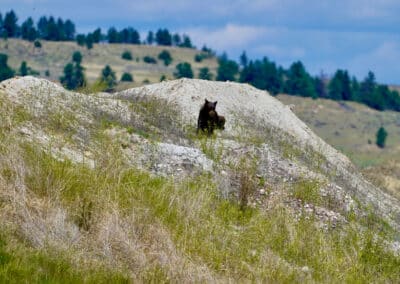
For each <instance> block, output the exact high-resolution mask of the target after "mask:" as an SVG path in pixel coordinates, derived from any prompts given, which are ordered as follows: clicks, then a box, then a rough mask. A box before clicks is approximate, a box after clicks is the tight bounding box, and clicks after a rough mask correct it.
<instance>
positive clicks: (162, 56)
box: [158, 50, 172, 66]
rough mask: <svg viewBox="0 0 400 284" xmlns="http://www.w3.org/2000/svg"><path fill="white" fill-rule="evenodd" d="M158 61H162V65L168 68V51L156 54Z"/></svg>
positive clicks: (169, 58) (170, 59)
mask: <svg viewBox="0 0 400 284" xmlns="http://www.w3.org/2000/svg"><path fill="white" fill-rule="evenodd" d="M158 59H160V60H162V61H164V65H165V66H168V65H170V64H171V62H172V57H171V53H169V51H168V50H163V51H161V52H160V53H159V54H158Z"/></svg>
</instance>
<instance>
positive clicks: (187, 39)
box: [179, 35, 193, 48]
mask: <svg viewBox="0 0 400 284" xmlns="http://www.w3.org/2000/svg"><path fill="white" fill-rule="evenodd" d="M179 46H180V47H187V48H193V45H192V41H191V40H190V37H189V36H187V35H183V42H182V43H181V44H180V45H179Z"/></svg>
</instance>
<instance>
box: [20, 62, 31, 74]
mask: <svg viewBox="0 0 400 284" xmlns="http://www.w3.org/2000/svg"><path fill="white" fill-rule="evenodd" d="M28 73H29V70H28V65H27V64H26V62H25V61H22V63H21V66H20V67H19V75H21V76H26V75H28Z"/></svg>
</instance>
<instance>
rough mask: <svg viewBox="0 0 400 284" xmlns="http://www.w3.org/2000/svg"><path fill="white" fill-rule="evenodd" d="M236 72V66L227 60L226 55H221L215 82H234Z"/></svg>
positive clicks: (237, 70)
mask: <svg viewBox="0 0 400 284" xmlns="http://www.w3.org/2000/svg"><path fill="white" fill-rule="evenodd" d="M238 72H239V66H238V64H237V63H236V62H235V61H233V60H229V59H228V57H227V55H226V54H222V56H221V57H220V58H219V59H218V69H217V81H235V80H236V78H235V77H236V74H237V73H238Z"/></svg>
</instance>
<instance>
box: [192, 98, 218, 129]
mask: <svg viewBox="0 0 400 284" xmlns="http://www.w3.org/2000/svg"><path fill="white" fill-rule="evenodd" d="M216 106H217V101H215V102H209V101H208V100H207V99H205V103H204V105H203V106H202V107H201V109H200V112H199V118H198V120H197V132H199V131H200V130H202V131H203V132H207V133H208V135H211V134H212V133H213V131H214V129H216V128H218V129H225V117H224V116H220V115H218V113H217V111H216V110H215V108H216Z"/></svg>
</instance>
